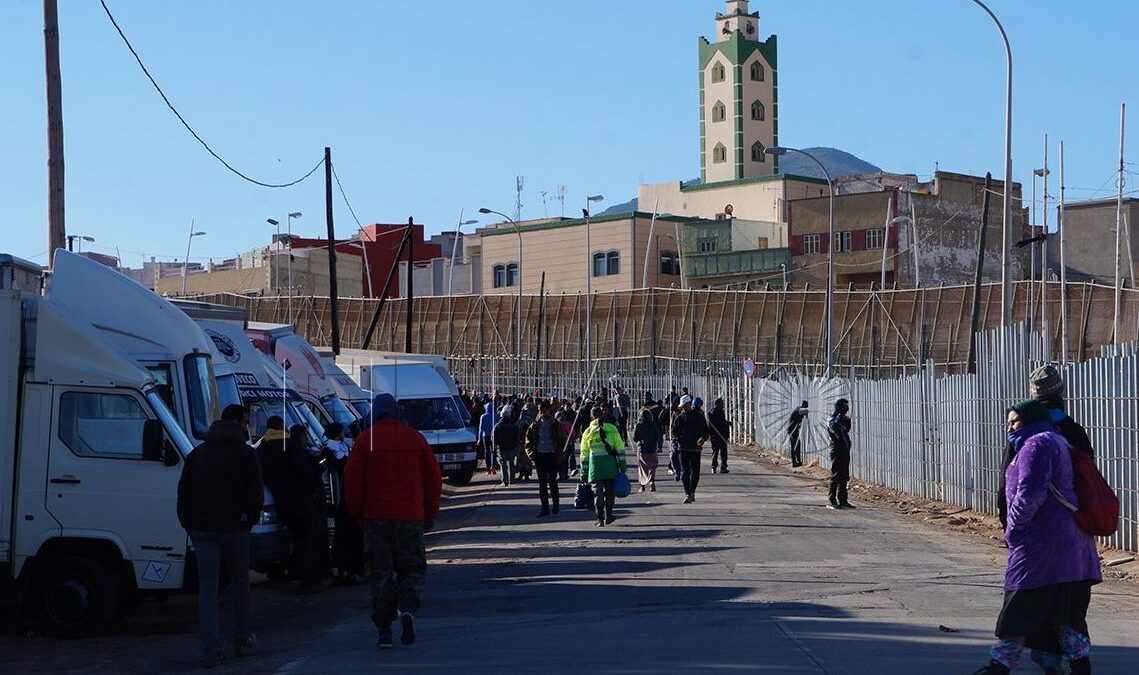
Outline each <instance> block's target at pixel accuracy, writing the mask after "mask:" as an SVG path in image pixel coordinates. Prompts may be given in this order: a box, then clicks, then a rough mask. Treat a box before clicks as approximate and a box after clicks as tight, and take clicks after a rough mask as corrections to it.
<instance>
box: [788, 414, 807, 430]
mask: <svg viewBox="0 0 1139 675" xmlns="http://www.w3.org/2000/svg"><path fill="white" fill-rule="evenodd" d="M806 416H807V409H806V408H795V410H794V411H793V412H792V413H791V419H790V420H788V421H787V433H789V434H798V433H799V429H800V428H802V426H803V418H805V417H806Z"/></svg>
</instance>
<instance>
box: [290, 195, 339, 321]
mask: <svg viewBox="0 0 1139 675" xmlns="http://www.w3.org/2000/svg"><path fill="white" fill-rule="evenodd" d="M300 217H301V212H300V211H293V212H292V213H290V214H288V217H287V218H286V220H287V221H288V222H287V223H286V226H287V227H286V231H287V232H288V237H289V241H288V246H289V263H288V265H289V323H291V324H294V325H295V324H296V320H295V319H294V317H293V218H300ZM332 244H333V242H329V245H332ZM328 254H329V255H334V253H333V252H332V251H329V252H328ZM310 272H311V268H310Z"/></svg>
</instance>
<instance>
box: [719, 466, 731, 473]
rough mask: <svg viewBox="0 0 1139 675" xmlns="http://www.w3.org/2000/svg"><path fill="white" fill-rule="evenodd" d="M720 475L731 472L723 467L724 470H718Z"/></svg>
mask: <svg viewBox="0 0 1139 675" xmlns="http://www.w3.org/2000/svg"><path fill="white" fill-rule="evenodd" d="M720 473H731V471H728V467H726V466H725V467H724V468H722V469H720Z"/></svg>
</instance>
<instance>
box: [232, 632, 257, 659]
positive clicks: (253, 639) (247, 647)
mask: <svg viewBox="0 0 1139 675" xmlns="http://www.w3.org/2000/svg"><path fill="white" fill-rule="evenodd" d="M256 646H257V636H256V635H254V634H253V633H247V634H246V635H245V637H243V638H238V639H235V640H234V641H233V655H234V656H236V657H237V658H241V657H242V656H245V655H246V654H248V653H250V652H251V651H253V648H254V647H256Z"/></svg>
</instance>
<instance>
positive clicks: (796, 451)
mask: <svg viewBox="0 0 1139 675" xmlns="http://www.w3.org/2000/svg"><path fill="white" fill-rule="evenodd" d="M791 463H792V464H793V465H795V466H799V465H800V464H802V463H803V442H802V441H801V440H799V431H798V429H796V430H795V431H792V432H791Z"/></svg>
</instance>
